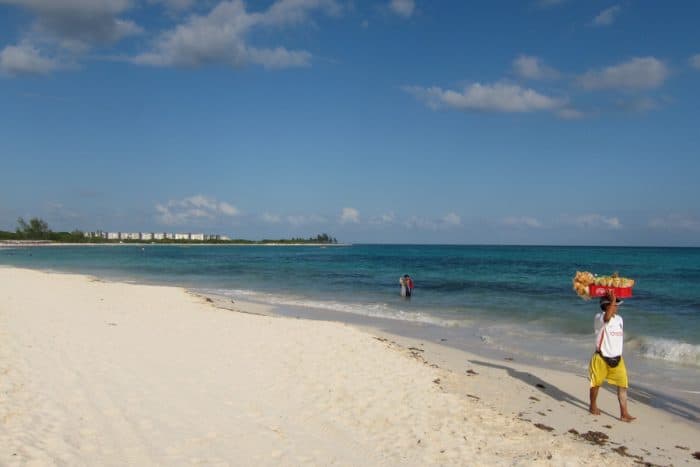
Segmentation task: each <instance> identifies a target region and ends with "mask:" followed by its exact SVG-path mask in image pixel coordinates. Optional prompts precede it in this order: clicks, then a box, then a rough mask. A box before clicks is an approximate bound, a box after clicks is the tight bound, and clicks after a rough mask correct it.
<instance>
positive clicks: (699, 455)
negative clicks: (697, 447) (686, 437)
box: [693, 451, 700, 461]
mask: <svg viewBox="0 0 700 467" xmlns="http://www.w3.org/2000/svg"><path fill="white" fill-rule="evenodd" d="M693 457H694V458H696V459H697V460H699V461H700V451H695V452H694V453H693Z"/></svg>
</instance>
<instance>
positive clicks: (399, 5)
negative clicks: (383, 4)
mask: <svg viewBox="0 0 700 467" xmlns="http://www.w3.org/2000/svg"><path fill="white" fill-rule="evenodd" d="M389 8H390V9H391V11H393V12H394V13H396V14H397V15H399V16H403V17H404V18H408V17H410V16H411V15H412V14H413V10H415V8H416V3H415V2H414V0H391V2H390V3H389Z"/></svg>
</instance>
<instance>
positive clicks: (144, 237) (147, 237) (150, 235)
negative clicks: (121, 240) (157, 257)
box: [141, 232, 153, 240]
mask: <svg viewBox="0 0 700 467" xmlns="http://www.w3.org/2000/svg"><path fill="white" fill-rule="evenodd" d="M141 240H153V233H151V232H141Z"/></svg>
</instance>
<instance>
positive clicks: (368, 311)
mask: <svg viewBox="0 0 700 467" xmlns="http://www.w3.org/2000/svg"><path fill="white" fill-rule="evenodd" d="M201 291H202V292H203V293H204V294H205V295H206V294H212V295H218V296H225V297H229V298H234V299H235V298H239V299H241V300H249V301H251V302H258V303H265V304H269V305H276V306H290V307H299V308H313V309H316V310H328V311H334V312H341V313H352V314H356V315H362V316H369V317H372V318H383V319H392V320H399V321H409V322H415V323H425V324H432V325H436V326H442V327H455V326H467V325H468V324H469V321H468V320H454V319H447V318H441V317H438V316H435V315H433V314H431V313H426V312H421V311H406V310H401V309H397V308H394V307H392V306H390V305H387V304H385V303H353V302H339V301H331V300H319V299H309V298H301V297H297V296H293V295H278V294H271V293H265V292H257V291H253V290H242V289H226V290H224V289H215V290H212V289H204V290H201Z"/></svg>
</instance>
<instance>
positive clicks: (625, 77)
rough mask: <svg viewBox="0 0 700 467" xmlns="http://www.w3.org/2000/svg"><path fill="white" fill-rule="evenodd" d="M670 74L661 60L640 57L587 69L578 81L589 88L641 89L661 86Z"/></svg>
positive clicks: (585, 87)
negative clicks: (599, 67) (596, 68)
mask: <svg viewBox="0 0 700 467" xmlns="http://www.w3.org/2000/svg"><path fill="white" fill-rule="evenodd" d="M668 75H669V70H668V67H667V66H666V64H664V62H662V61H661V60H658V59H657V58H654V57H638V58H633V59H631V60H628V61H626V62H623V63H620V64H618V65H613V66H609V67H607V68H604V69H602V70H590V71H587V72H586V73H584V74H583V75H581V76H580V77H579V78H578V82H579V84H580V85H581V86H582V87H583V88H584V89H589V90H595V89H622V90H639V89H651V88H656V87H659V86H661V85H662V84H663V83H664V81H665V80H666V78H667V77H668Z"/></svg>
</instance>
